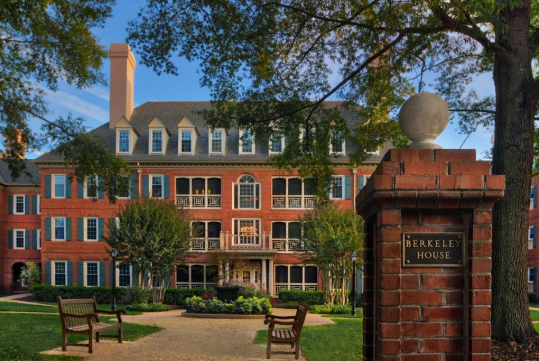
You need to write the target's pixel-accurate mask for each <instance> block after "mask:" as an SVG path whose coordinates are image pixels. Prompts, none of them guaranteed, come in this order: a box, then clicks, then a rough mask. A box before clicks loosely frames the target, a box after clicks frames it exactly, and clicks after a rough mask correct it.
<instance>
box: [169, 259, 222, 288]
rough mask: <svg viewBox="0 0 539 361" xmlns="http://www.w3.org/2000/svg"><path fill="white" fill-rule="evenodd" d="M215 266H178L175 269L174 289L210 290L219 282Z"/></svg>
mask: <svg viewBox="0 0 539 361" xmlns="http://www.w3.org/2000/svg"><path fill="white" fill-rule="evenodd" d="M218 272H219V271H218V269H217V266H213V265H212V266H210V265H205V264H192V265H191V264H189V265H178V266H177V268H176V287H178V288H210V287H213V286H217V282H218V281H219V274H218Z"/></svg>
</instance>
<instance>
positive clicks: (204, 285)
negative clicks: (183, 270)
mask: <svg viewBox="0 0 539 361" xmlns="http://www.w3.org/2000/svg"><path fill="white" fill-rule="evenodd" d="M215 287H217V283H211V282H181V283H180V282H176V288H185V289H189V288H191V289H199V290H200V289H205V288H215Z"/></svg>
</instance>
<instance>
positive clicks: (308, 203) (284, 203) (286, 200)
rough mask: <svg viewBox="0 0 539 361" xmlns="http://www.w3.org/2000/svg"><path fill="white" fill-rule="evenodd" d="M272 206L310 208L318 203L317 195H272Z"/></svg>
mask: <svg viewBox="0 0 539 361" xmlns="http://www.w3.org/2000/svg"><path fill="white" fill-rule="evenodd" d="M271 205H272V208H280V209H310V208H314V206H315V205H316V197H315V196H272V197H271Z"/></svg>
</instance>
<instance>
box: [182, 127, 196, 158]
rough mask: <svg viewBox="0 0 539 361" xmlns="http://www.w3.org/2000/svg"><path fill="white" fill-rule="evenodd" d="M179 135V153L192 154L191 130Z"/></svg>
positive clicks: (183, 131)
mask: <svg viewBox="0 0 539 361" xmlns="http://www.w3.org/2000/svg"><path fill="white" fill-rule="evenodd" d="M181 133H182V134H181V137H182V143H181V148H180V153H193V132H192V131H191V130H182V131H181Z"/></svg>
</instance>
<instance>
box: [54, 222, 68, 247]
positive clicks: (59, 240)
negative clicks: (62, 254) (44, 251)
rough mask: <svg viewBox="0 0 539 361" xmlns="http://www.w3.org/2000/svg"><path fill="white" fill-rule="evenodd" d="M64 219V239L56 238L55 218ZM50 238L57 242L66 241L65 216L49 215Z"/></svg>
mask: <svg viewBox="0 0 539 361" xmlns="http://www.w3.org/2000/svg"><path fill="white" fill-rule="evenodd" d="M61 218H63V219H64V239H56V219H61ZM51 233H52V234H51V239H52V240H53V241H57V242H66V241H67V217H51Z"/></svg>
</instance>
